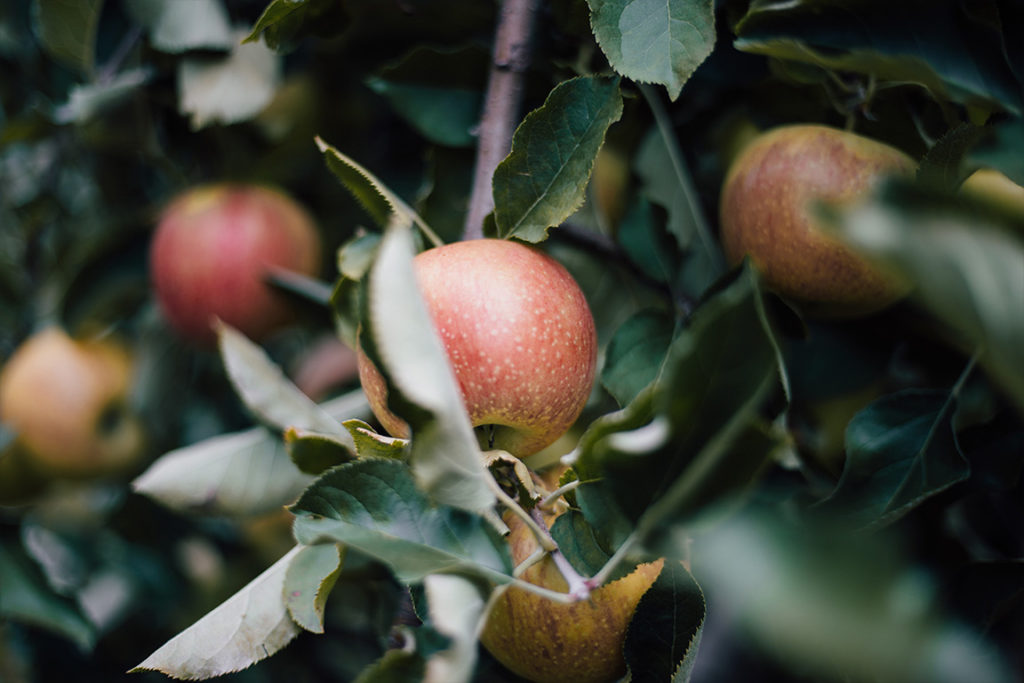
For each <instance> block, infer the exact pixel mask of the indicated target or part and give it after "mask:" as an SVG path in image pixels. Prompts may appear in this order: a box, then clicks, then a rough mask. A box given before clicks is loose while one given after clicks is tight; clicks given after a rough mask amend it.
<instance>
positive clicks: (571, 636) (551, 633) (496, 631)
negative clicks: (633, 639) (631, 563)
mask: <svg viewBox="0 0 1024 683" xmlns="http://www.w3.org/2000/svg"><path fill="white" fill-rule="evenodd" d="M555 519H556V516H554V515H545V522H546V523H547V524H548V525H549V526H550V525H551V524H553V523H554V520H555ZM505 522H506V523H507V524H508V526H509V530H510V531H509V535H508V537H507V541H508V544H509V547H510V549H511V551H512V561H513V563H514V564H515V565H519V564H520V563H521V562H523V561H524V560H525V559H526V558H528V557H529V556H530V555H531V554H533V552H534V551H535V550H536V549H537V547H538V546H537V540H536V539H535V538H534V536H533V533H532V532H531V531H530V529H529V528H528V527H527V526H526V524H524V523H523V522H522V520H520V519H519V518H518V517H514V516H511V515H506V516H505ZM663 564H664V560H663V559H660V560H657V561H655V562H647V563H644V564H641V565H638V566H637V568H636V569H635V570H633V572H632V573H630V574H628V575H626V576H624V577H622V578H620V579H618V580H616V581H613V582H611V583H607V584H605V585H603V586H601V587H599V588H597V589H596V590H594V591H592V592H591V594H590V599H589V600H582V601H580V602H575V603H569V604H563V603H558V602H554V601H552V600H548V599H547V598H545V597H543V596H540V595H536V594H534V593H530V592H527V591H524V590H523V589H521V588H515V587H510V588H508V589H507V590H506V591H505V592H504V593H503V594H502V595H501V596H500V597H499V598H498V599H497V601H496V602H495V603H494V605H493V607H492V608H491V611H490V613H489V614H488V616H487V622H486V624H485V625H484V628H483V631H482V632H481V635H480V642H481V643H482V644H483V646H484V647H485V648H487V651H488V652H490V653H491V654H492V655H493V656H494V658H495V659H497V660H498V661H499V662H501V663H502V664H503V665H504V666H505V667H506V668H508V669H509V670H510V671H512V672H513V673H515V674H517V675H519V676H522V677H523V678H526V679H527V680H530V681H535V682H536V683H547V682H551V683H561V682H562V681H573V682H574V683H601V682H603V681H614V680H617V679H618V678H620V677H621V676H622V675H623V674H625V673H626V663H625V660H624V659H623V655H622V646H623V642H624V640H625V638H626V629H627V627H628V626H629V622H630V619H632V617H633V612H634V611H636V606H637V603H639V602H640V598H641V597H642V596H643V594H644V593H646V592H647V589H649V588H650V587H651V585H652V584H653V583H654V581H655V579H657V578H658V574H660V573H661V569H662V565H663ZM520 578H522V579H523V580H525V581H528V582H529V583H532V584H534V585H537V586H542V587H544V588H549V589H551V590H556V591H560V592H565V591H566V590H567V589H568V584H566V582H565V579H564V578H563V576H562V574H561V572H560V571H559V570H558V567H557V566H555V562H554V560H552V559H551V557H550V556H547V557H545V558H544V559H543V560H541V561H540V562H538V563H536V564H534V565H532V566H531V567H529V568H527V569H526V570H525V571H524V572H523V573H522V574H521V575H520Z"/></svg>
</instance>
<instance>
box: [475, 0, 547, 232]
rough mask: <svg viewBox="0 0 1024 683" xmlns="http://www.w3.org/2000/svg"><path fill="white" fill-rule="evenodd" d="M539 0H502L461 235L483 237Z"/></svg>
mask: <svg viewBox="0 0 1024 683" xmlns="http://www.w3.org/2000/svg"><path fill="white" fill-rule="evenodd" d="M539 5H540V0H505V1H504V2H503V3H502V5H501V13H500V18H499V20H498V28H497V30H496V32H495V36H494V53H493V58H492V62H491V73H490V77H489V79H488V82H487V95H486V97H485V99H484V109H483V114H482V116H481V118H480V125H479V127H478V129H477V153H476V170H475V171H474V175H473V190H472V194H471V195H470V200H469V207H468V209H467V212H466V222H465V225H464V227H463V231H462V232H463V235H462V238H463V239H467V240H468V239H478V238H480V237H483V222H484V218H485V217H486V216H487V214H488V213H490V212H491V211H492V210H493V209H494V197H493V195H492V193H491V178H492V177H493V176H494V169H495V168H497V166H498V164H499V163H501V160H502V159H504V158H505V157H506V156H507V155H508V153H509V150H510V149H512V133H513V132H515V127H516V121H517V120H518V118H519V109H520V107H521V105H522V101H523V74H524V73H525V72H526V69H527V67H528V66H529V64H530V43H531V41H532V36H533V24H534V17H535V16H536V14H537V8H538V6H539Z"/></svg>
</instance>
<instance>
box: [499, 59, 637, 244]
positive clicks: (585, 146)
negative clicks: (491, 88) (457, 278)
mask: <svg viewBox="0 0 1024 683" xmlns="http://www.w3.org/2000/svg"><path fill="white" fill-rule="evenodd" d="M621 115H622V96H621V94H620V93H619V81H618V79H610V78H602V77H595V76H581V77H579V78H573V79H571V80H568V81H565V82H563V83H560V84H559V85H558V86H556V87H555V89H554V90H552V91H551V93H550V94H549V95H548V98H547V99H546V100H545V101H544V104H543V106H541V107H540V108H539V109H536V110H534V111H532V112H530V113H529V114H528V115H527V116H526V118H525V119H524V120H523V122H522V123H521V124H520V125H519V128H518V129H516V132H515V135H514V136H513V138H512V152H511V153H510V154H509V155H508V156H507V157H506V158H505V160H504V161H502V162H501V163H500V164H498V168H496V169H495V171H494V182H493V187H494V206H495V208H494V218H495V223H496V225H497V230H498V235H499V236H500V237H517V238H519V239H522V240H525V241H527V242H541V241H543V240H544V239H545V238H546V236H547V231H548V228H551V227H553V226H556V225H558V224H560V223H562V221H564V220H565V219H567V218H568V217H569V216H570V215H572V213H573V212H574V211H575V210H576V209H578V208H579V207H580V205H581V204H582V203H583V199H584V196H585V193H586V187H587V180H588V179H589V178H590V171H591V169H592V168H593V166H594V159H595V158H596V157H597V153H598V151H599V150H600V149H601V145H602V144H604V136H605V132H606V131H607V130H608V127H609V126H610V125H611V124H613V123H614V122H616V121H618V120H619V117H620V116H621Z"/></svg>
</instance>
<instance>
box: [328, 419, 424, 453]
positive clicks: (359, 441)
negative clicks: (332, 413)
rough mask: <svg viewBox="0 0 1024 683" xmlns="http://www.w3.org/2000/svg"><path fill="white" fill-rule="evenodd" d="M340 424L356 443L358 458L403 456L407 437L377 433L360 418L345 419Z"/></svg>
mask: <svg viewBox="0 0 1024 683" xmlns="http://www.w3.org/2000/svg"><path fill="white" fill-rule="evenodd" d="M342 424H343V425H344V426H345V429H347V430H348V433H349V434H351V435H352V439H353V440H354V441H355V443H356V453H357V454H358V456H359V457H360V458H396V459H403V458H404V457H405V455H406V452H407V450H408V446H409V441H408V439H399V438H396V437H393V436H385V435H384V434H378V433H377V432H375V431H373V429H372V428H371V427H370V425H368V424H366V423H365V422H363V421H362V420H345V422H343V423H342Z"/></svg>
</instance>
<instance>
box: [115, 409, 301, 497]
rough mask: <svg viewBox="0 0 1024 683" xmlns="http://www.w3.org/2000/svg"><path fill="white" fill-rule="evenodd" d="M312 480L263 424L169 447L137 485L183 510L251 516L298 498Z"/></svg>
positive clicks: (133, 485)
mask: <svg viewBox="0 0 1024 683" xmlns="http://www.w3.org/2000/svg"><path fill="white" fill-rule="evenodd" d="M312 480H313V477H312V476H310V475H308V474H303V473H302V472H300V471H299V470H298V469H297V468H296V467H295V465H294V464H292V461H291V459H290V458H289V457H288V452H287V450H286V449H285V446H284V444H283V443H282V442H281V439H280V438H278V437H277V436H276V435H274V434H272V433H271V432H269V431H267V430H266V429H264V428H262V427H258V428H256V429H250V430H247V431H244V432H236V433H232V434H224V435H221V436H216V437H213V438H211V439H206V440H204V441H200V442H198V443H195V444H192V445H189V446H184V447H182V448H178V449H175V450H173V451H170V452H168V453H166V454H164V455H162V456H161V457H159V458H158V459H157V460H156V461H155V462H154V463H153V464H152V465H150V466H149V468H148V469H147V470H146V471H145V472H143V473H142V474H141V475H139V476H138V477H137V478H136V479H135V481H134V482H132V488H133V490H135V491H136V492H137V493H141V494H143V495H146V496H149V497H151V498H154V499H156V500H158V501H160V502H161V503H163V504H164V505H166V506H168V507H170V508H172V509H175V510H180V511H183V512H198V513H204V514H225V515H232V516H247V515H260V514H265V513H267V512H271V511H273V510H277V509H279V508H280V507H281V506H282V505H286V504H288V503H290V502H292V501H294V500H295V499H296V498H297V497H298V496H299V494H301V493H302V491H303V489H305V488H306V486H308V485H309V483H310V482H311V481H312Z"/></svg>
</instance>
